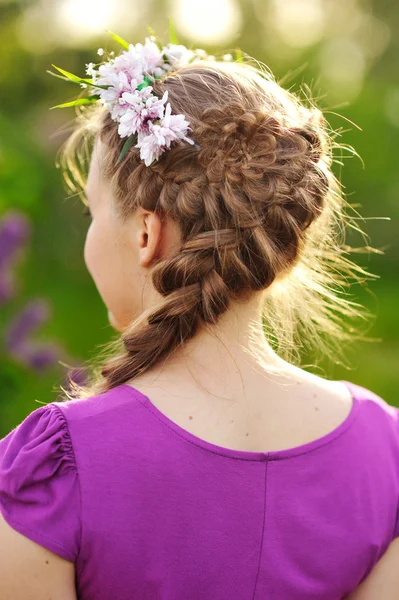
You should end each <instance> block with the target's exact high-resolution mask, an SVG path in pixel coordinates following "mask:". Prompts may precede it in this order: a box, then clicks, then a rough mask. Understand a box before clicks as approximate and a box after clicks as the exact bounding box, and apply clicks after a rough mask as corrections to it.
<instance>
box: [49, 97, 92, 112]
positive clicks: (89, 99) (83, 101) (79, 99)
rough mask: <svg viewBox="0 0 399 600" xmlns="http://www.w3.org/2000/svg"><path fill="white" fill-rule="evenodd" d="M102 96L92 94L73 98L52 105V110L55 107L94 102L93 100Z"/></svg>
mask: <svg viewBox="0 0 399 600" xmlns="http://www.w3.org/2000/svg"><path fill="white" fill-rule="evenodd" d="M99 98H100V96H90V97H89V98H78V99H77V100H73V101H72V102H65V103H64V104H57V105H56V106H50V110H52V109H53V108H66V107H67V106H79V105H81V104H92V103H93V102H97V100H99Z"/></svg>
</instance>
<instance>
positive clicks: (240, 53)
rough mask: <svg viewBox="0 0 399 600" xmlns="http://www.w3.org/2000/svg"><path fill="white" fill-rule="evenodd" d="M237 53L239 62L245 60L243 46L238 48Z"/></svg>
mask: <svg viewBox="0 0 399 600" xmlns="http://www.w3.org/2000/svg"><path fill="white" fill-rule="evenodd" d="M235 54H236V61H237V62H244V54H243V51H242V50H241V48H236V49H235Z"/></svg>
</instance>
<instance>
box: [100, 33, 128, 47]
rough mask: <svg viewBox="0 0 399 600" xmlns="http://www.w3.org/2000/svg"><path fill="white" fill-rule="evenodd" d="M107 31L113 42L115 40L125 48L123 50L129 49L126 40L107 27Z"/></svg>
mask: <svg viewBox="0 0 399 600" xmlns="http://www.w3.org/2000/svg"><path fill="white" fill-rule="evenodd" d="M105 31H106V32H107V33H109V35H110V36H111V37H112V38H114V40H115V42H117V43H118V44H120V45H121V46H122V47H123V48H125V50H129V43H128V42H126V40H124V39H123V38H121V37H120V36H119V35H117V34H116V33H114V32H113V31H109V29H106V30H105Z"/></svg>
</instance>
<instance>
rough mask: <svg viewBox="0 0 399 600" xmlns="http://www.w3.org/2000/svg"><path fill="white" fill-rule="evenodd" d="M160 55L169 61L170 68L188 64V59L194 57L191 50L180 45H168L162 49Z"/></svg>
mask: <svg viewBox="0 0 399 600" xmlns="http://www.w3.org/2000/svg"><path fill="white" fill-rule="evenodd" d="M162 53H163V54H164V55H165V56H166V58H167V59H168V60H169V61H170V63H171V66H172V67H179V66H181V65H185V64H188V63H189V62H190V59H192V58H193V57H194V56H195V55H194V52H193V51H192V50H189V49H188V48H186V46H182V45H181V44H179V45H177V44H168V45H167V46H164V47H163V48H162ZM168 66H169V65H168Z"/></svg>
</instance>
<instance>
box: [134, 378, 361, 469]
mask: <svg viewBox="0 0 399 600" xmlns="http://www.w3.org/2000/svg"><path fill="white" fill-rule="evenodd" d="M127 392H128V393H129V394H131V395H132V396H133V397H134V398H135V399H136V400H138V401H139V402H140V404H141V405H142V406H143V407H144V408H146V409H147V410H148V411H150V412H151V413H152V414H153V415H154V417H156V418H157V419H158V421H159V422H160V423H162V425H164V426H165V427H167V428H168V429H170V431H172V432H173V433H175V434H176V435H178V436H179V437H180V438H181V439H182V440H184V441H185V442H188V443H189V444H191V445H192V446H195V447H196V448H201V449H202V450H204V451H205V452H211V453H212V454H216V455H218V456H223V457H224V458H229V459H230V460H245V461H250V462H253V461H256V460H258V459H256V458H245V456H240V457H239V456H230V455H229V454H223V452H216V451H215V450H211V449H210V448H204V447H203V446H201V445H200V444H197V443H195V442H193V441H191V440H189V439H188V438H186V437H184V436H183V435H182V434H181V433H180V432H179V431H177V430H176V429H174V428H173V427H171V426H170V425H169V424H168V423H166V422H165V421H163V420H162V419H160V418H159V416H158V415H157V414H156V412H155V411H153V410H152V408H151V407H150V406H148V405H147V404H145V403H144V401H143V400H142V398H140V397H139V396H138V395H136V394H135V393H134V390H133V389H131V390H127ZM359 412H360V411H359V407H358V409H357V411H356V414H354V415H353V417H352V419H351V420H350V421H348V423H347V425H346V427H344V428H343V429H342V431H340V432H338V433H337V434H336V435H335V436H334V437H333V438H332V439H331V440H328V441H326V442H323V443H322V444H320V445H318V446H316V447H315V448H310V449H309V450H302V451H300V450H299V451H298V452H296V453H294V454H291V455H290V456H279V457H273V456H270V455H269V454H270V451H267V450H264V451H261V450H260V451H259V452H258V454H263V455H264V456H265V459H266V460H267V461H269V460H271V461H275V460H289V459H290V458H296V457H297V456H302V455H303V454H309V453H310V452H315V451H316V450H319V449H320V448H324V447H325V446H328V444H331V442H334V441H335V440H337V439H339V438H340V437H341V435H342V434H344V433H345V432H346V431H348V429H350V427H351V426H352V425H353V423H354V422H355V421H356V418H357V416H358V414H359ZM333 431H334V430H333ZM331 433H332V432H331ZM327 435H328V434H327ZM314 441H315V440H314ZM309 443H312V442H309ZM288 449H289V450H291V448H287V450H288ZM284 450H286V449H283V451H284ZM244 452H245V450H244ZM271 452H274V451H273V450H272V451H271ZM275 452H279V450H276V451H275Z"/></svg>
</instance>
